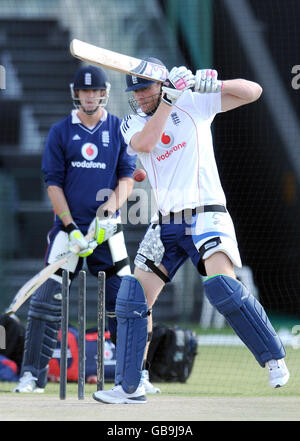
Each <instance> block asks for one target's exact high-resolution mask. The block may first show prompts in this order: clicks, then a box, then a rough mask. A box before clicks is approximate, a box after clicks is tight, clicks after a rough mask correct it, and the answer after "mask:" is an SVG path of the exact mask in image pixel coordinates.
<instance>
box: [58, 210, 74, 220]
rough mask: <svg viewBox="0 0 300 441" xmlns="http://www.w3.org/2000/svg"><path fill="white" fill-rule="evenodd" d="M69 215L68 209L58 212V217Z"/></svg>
mask: <svg viewBox="0 0 300 441" xmlns="http://www.w3.org/2000/svg"><path fill="white" fill-rule="evenodd" d="M68 215H69V216H71V213H70V212H69V211H63V212H62V213H60V214H59V215H58V217H59V218H60V219H62V218H63V217H64V216H68Z"/></svg>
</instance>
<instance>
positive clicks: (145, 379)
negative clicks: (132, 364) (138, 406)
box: [140, 369, 161, 394]
mask: <svg viewBox="0 0 300 441" xmlns="http://www.w3.org/2000/svg"><path fill="white" fill-rule="evenodd" d="M140 386H144V388H145V392H146V394H160V393H161V390H160V389H159V388H158V387H155V386H153V384H152V383H150V380H149V371H147V370H146V369H144V370H143V371H142V377H141V381H140Z"/></svg>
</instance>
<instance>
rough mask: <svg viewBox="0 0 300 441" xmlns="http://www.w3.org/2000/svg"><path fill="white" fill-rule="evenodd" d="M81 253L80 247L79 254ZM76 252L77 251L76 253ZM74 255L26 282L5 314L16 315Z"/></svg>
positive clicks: (91, 235)
mask: <svg viewBox="0 0 300 441" xmlns="http://www.w3.org/2000/svg"><path fill="white" fill-rule="evenodd" d="M94 234H95V232H94V231H91V232H90V233H89V234H88V235H87V236H85V239H86V240H87V241H90V240H91V239H92V238H93V237H94ZM78 251H79V247H78V250H77V252H78ZM75 252H76V251H75ZM73 255H74V252H73V251H67V252H66V253H64V254H63V255H62V256H60V257H59V258H58V260H56V261H55V262H53V263H51V264H50V265H47V266H46V267H45V268H44V269H42V270H41V271H40V272H39V273H38V274H36V275H35V276H33V277H32V278H31V279H30V280H28V282H26V283H25V284H24V285H23V286H22V287H21V288H20V289H19V291H18V292H17V294H16V295H15V297H14V298H13V300H12V302H11V304H10V305H9V307H8V308H7V309H6V311H5V314H8V315H10V314H14V313H15V312H17V310H18V309H19V308H20V307H21V306H22V305H23V303H25V302H26V300H28V299H29V297H31V296H32V294H33V293H34V292H35V291H36V290H37V289H38V288H39V287H40V286H41V285H42V284H43V283H45V282H46V281H47V280H48V279H49V278H50V277H51V276H52V274H54V273H55V272H56V271H57V270H58V269H59V268H61V267H62V266H63V265H64V264H65V263H67V261H68V259H69V258H70V257H71V256H73Z"/></svg>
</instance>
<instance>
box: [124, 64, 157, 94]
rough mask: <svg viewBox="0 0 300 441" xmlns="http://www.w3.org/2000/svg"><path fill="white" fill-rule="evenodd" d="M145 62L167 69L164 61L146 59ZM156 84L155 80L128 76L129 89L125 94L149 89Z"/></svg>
mask: <svg viewBox="0 0 300 441" xmlns="http://www.w3.org/2000/svg"><path fill="white" fill-rule="evenodd" d="M144 61H150V62H151V63H155V64H160V65H161V66H164V67H166V66H165V65H164V63H163V62H162V61H160V60H158V58H153V57H147V58H144ZM154 83H156V81H155V80H147V79H146V78H141V77H137V76H135V75H126V84H127V88H126V89H125V92H132V91H134V90H138V89H142V88H143V87H148V86H150V85H151V84H154Z"/></svg>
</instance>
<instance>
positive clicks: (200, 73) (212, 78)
mask: <svg viewBox="0 0 300 441" xmlns="http://www.w3.org/2000/svg"><path fill="white" fill-rule="evenodd" d="M222 87H223V81H220V80H218V72H217V71H216V70H213V69H199V70H197V71H196V75H195V92H199V93H216V92H220V91H221V90H222Z"/></svg>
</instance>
